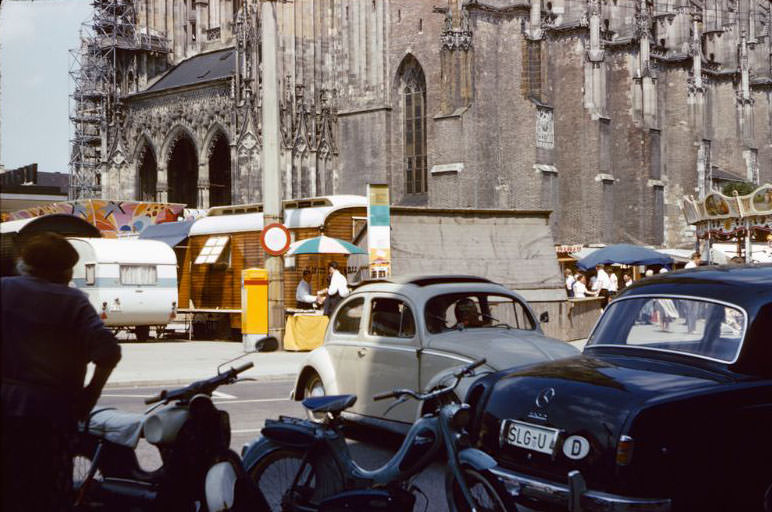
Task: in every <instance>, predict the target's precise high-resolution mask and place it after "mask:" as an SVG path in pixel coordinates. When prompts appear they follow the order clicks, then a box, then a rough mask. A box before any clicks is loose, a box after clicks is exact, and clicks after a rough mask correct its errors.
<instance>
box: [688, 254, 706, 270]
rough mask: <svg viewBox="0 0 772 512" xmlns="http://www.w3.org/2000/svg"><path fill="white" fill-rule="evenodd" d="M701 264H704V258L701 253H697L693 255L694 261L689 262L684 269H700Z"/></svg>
mask: <svg viewBox="0 0 772 512" xmlns="http://www.w3.org/2000/svg"><path fill="white" fill-rule="evenodd" d="M700 263H702V256H700V253H698V252H695V253H694V254H692V259H690V260H689V262H688V263H687V264H686V265H684V268H695V267H699V266H700Z"/></svg>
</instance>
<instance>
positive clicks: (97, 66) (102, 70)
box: [69, 0, 169, 199]
mask: <svg viewBox="0 0 772 512" xmlns="http://www.w3.org/2000/svg"><path fill="white" fill-rule="evenodd" d="M91 5H92V6H93V9H94V11H93V15H92V17H91V19H89V20H88V21H86V22H85V23H83V25H82V26H81V32H80V46H79V47H78V48H75V49H73V50H71V51H70V53H71V55H72V60H71V67H70V76H71V77H72V80H73V82H74V85H75V87H74V90H73V93H72V95H71V102H70V121H71V122H72V125H73V138H72V140H71V143H72V150H71V156H70V192H69V196H70V199H88V198H94V197H100V196H101V188H102V187H101V168H102V165H103V163H104V162H105V159H106V158H107V157H108V156H109V152H110V150H111V148H112V144H114V142H115V138H116V130H117V129H118V125H117V122H116V121H117V120H118V118H119V117H120V116H121V107H122V104H121V100H122V98H123V96H124V95H125V94H126V93H128V92H131V91H133V90H136V84H137V82H136V80H137V60H138V56H139V55H141V54H142V53H146V54H147V53H151V54H166V53H168V52H169V44H168V41H167V40H166V38H164V37H163V36H160V35H157V34H152V33H150V32H149V31H148V30H147V29H144V28H139V27H138V26H137V12H136V9H135V8H134V1H133V0H95V1H94V2H93V3H92V4H91Z"/></svg>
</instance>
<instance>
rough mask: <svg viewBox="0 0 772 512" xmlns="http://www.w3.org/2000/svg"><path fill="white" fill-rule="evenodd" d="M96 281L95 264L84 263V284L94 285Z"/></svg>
mask: <svg viewBox="0 0 772 512" xmlns="http://www.w3.org/2000/svg"><path fill="white" fill-rule="evenodd" d="M95 283H96V265H95V264H93V263H89V264H87V265H86V284H87V285H89V286H94V284H95Z"/></svg>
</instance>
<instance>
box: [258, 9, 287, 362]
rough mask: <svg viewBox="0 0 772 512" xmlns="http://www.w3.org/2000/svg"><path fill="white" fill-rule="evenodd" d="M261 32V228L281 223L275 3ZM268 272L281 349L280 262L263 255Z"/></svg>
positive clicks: (272, 322) (263, 17)
mask: <svg viewBox="0 0 772 512" xmlns="http://www.w3.org/2000/svg"><path fill="white" fill-rule="evenodd" d="M260 23H261V30H262V43H261V44H262V47H261V49H262V65H263V69H262V78H263V79H262V85H263V87H262V90H263V105H262V113H263V118H262V121H263V130H262V132H263V155H262V157H263V226H269V225H271V224H274V223H281V222H282V217H283V215H282V201H281V200H282V193H281V174H280V170H279V75H278V71H277V55H276V51H277V44H276V38H277V37H276V0H263V2H262V4H261V11H260ZM265 268H266V270H268V334H269V335H271V336H275V337H276V339H277V340H279V342H280V343H281V347H282V348H283V346H284V344H283V341H282V340H283V339H284V337H283V334H284V259H283V258H282V256H272V255H270V254H269V253H267V252H266V253H265Z"/></svg>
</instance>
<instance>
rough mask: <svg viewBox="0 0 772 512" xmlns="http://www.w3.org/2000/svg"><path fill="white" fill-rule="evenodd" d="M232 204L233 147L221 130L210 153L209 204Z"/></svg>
mask: <svg viewBox="0 0 772 512" xmlns="http://www.w3.org/2000/svg"><path fill="white" fill-rule="evenodd" d="M228 204H231V149H230V145H229V144H228V139H227V138H226V136H225V134H224V133H222V132H219V133H218V134H217V135H215V139H214V141H213V142H212V151H211V152H210V154H209V206H224V205H228Z"/></svg>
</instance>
